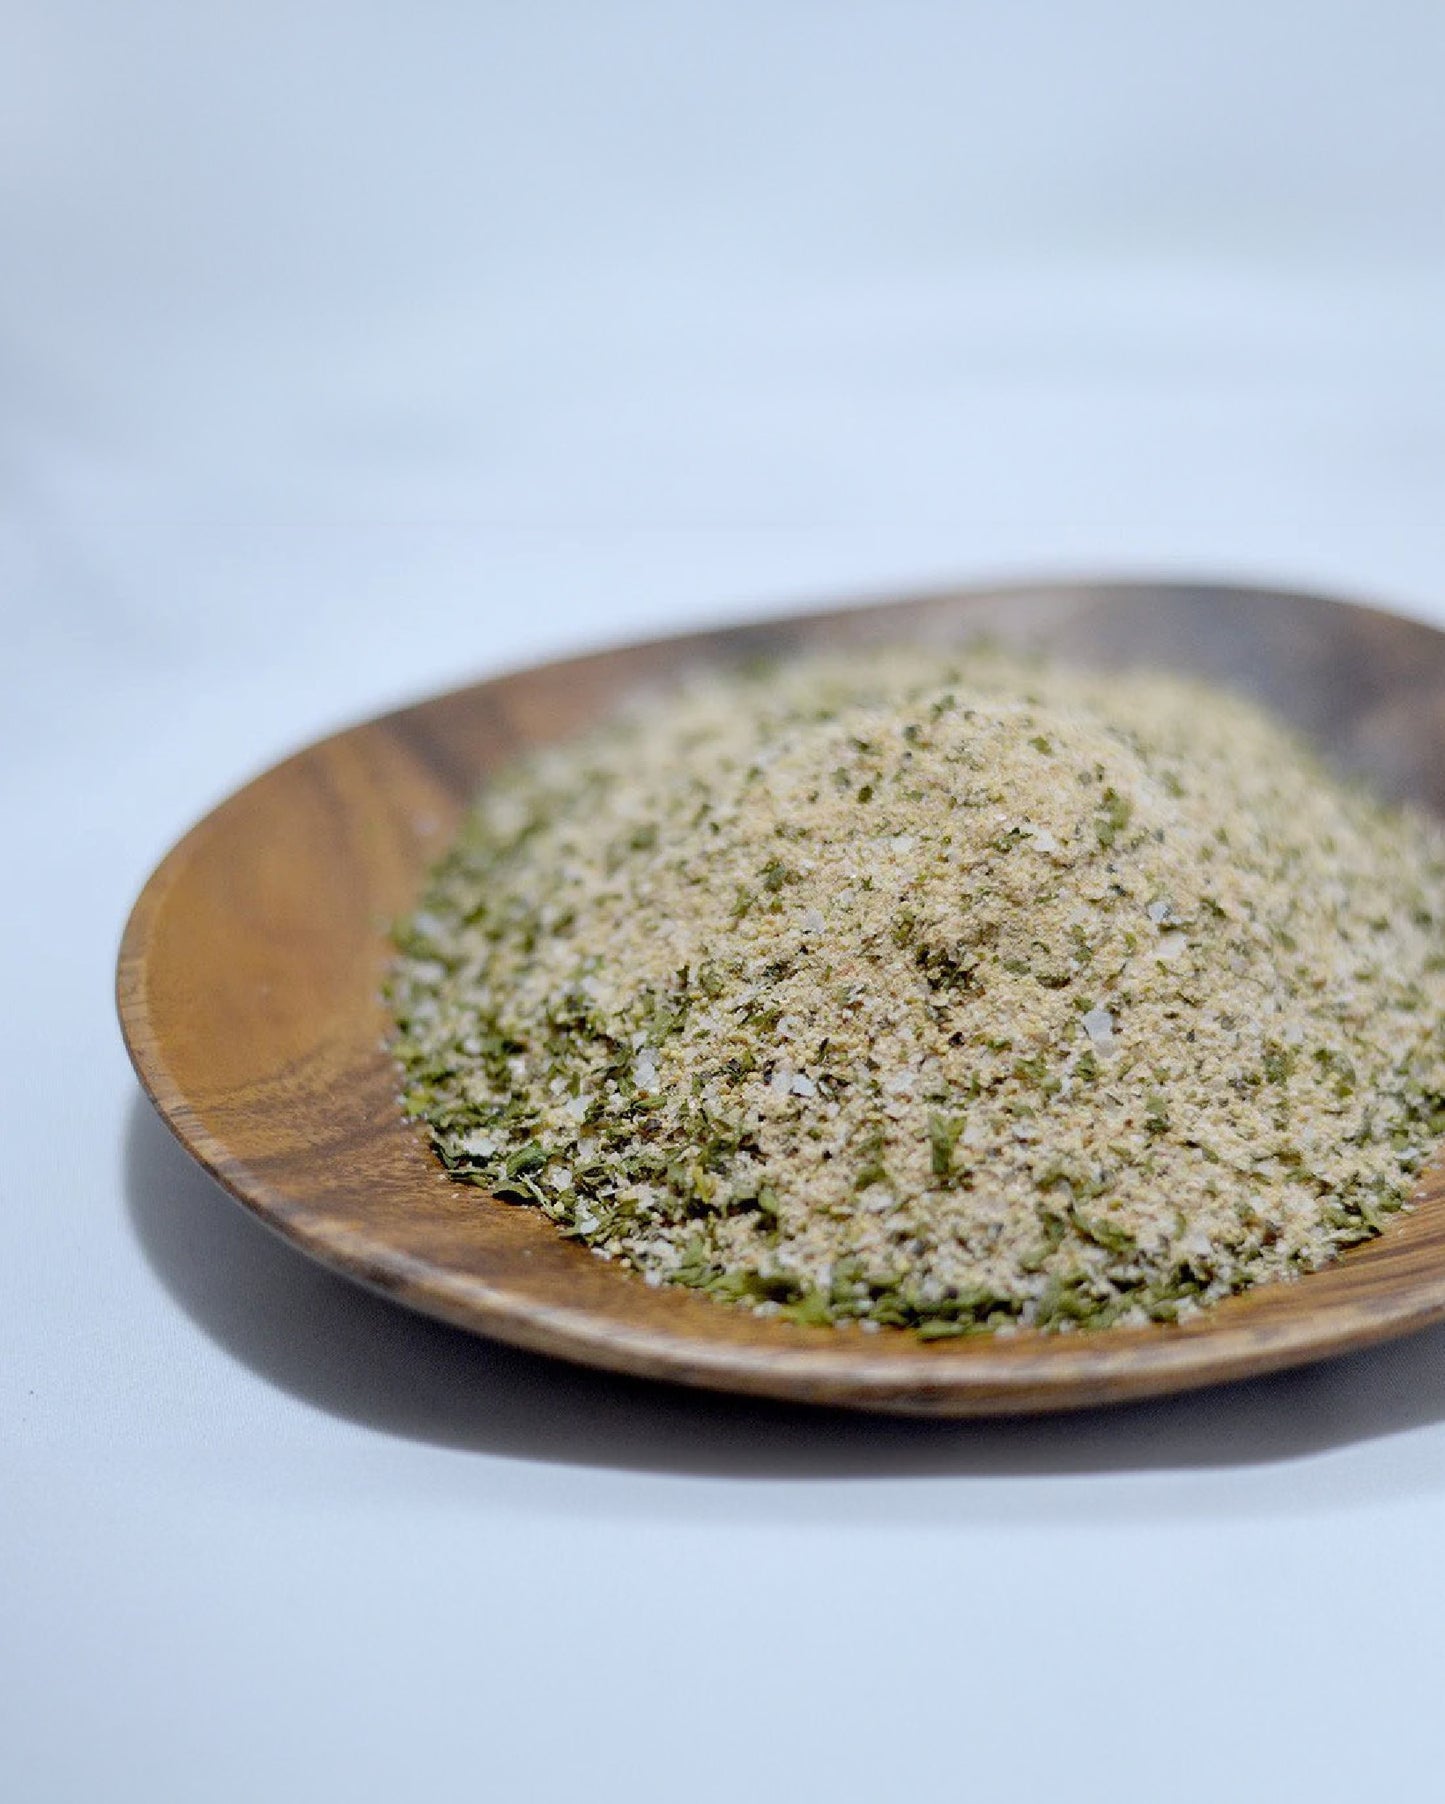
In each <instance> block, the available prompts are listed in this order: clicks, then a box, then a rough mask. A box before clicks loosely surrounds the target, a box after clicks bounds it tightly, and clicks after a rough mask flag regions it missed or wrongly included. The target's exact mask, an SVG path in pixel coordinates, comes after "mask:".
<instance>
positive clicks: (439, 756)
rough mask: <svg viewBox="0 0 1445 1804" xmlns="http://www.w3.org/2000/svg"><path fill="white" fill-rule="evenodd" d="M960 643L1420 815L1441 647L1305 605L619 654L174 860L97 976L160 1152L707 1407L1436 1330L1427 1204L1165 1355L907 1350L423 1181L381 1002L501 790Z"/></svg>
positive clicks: (969, 1408) (1127, 606)
mask: <svg viewBox="0 0 1445 1804" xmlns="http://www.w3.org/2000/svg"><path fill="white" fill-rule="evenodd" d="M980 634H987V635H989V636H991V637H993V638H995V639H997V640H1000V641H1004V642H1007V643H1009V644H1012V645H1016V646H1024V647H1029V648H1034V649H1038V650H1040V651H1042V652H1045V653H1046V654H1048V655H1049V656H1052V657H1057V658H1058V659H1060V660H1061V661H1069V662H1074V663H1082V664H1089V665H1091V666H1094V667H1100V668H1122V667H1124V666H1127V665H1152V666H1155V667H1169V668H1174V669H1179V670H1184V671H1189V672H1192V673H1195V674H1198V675H1201V676H1205V677H1209V678H1213V679H1215V680H1217V681H1221V682H1224V683H1226V684H1229V685H1232V686H1234V687H1236V688H1238V689H1241V690H1244V691H1246V692H1249V693H1251V694H1253V695H1255V696H1257V697H1259V698H1260V699H1262V700H1263V701H1265V702H1266V703H1268V704H1269V705H1270V706H1271V707H1273V708H1274V709H1275V710H1276V711H1277V712H1278V713H1280V714H1281V715H1283V716H1284V717H1286V718H1287V719H1289V720H1291V721H1293V722H1294V723H1296V724H1297V725H1298V726H1300V727H1301V728H1303V729H1305V730H1306V731H1307V732H1308V733H1310V734H1311V735H1312V736H1313V737H1314V738H1315V739H1316V740H1317V741H1318V742H1320V743H1321V744H1322V745H1323V746H1324V747H1325V748H1326V750H1327V751H1328V752H1329V753H1330V755H1331V756H1332V757H1333V758H1334V759H1335V760H1336V762H1338V763H1340V764H1342V765H1344V766H1346V767H1350V768H1355V769H1360V770H1363V771H1365V772H1367V773H1368V774H1369V776H1370V777H1371V778H1372V779H1373V781H1374V782H1375V783H1376V785H1377V786H1379V787H1381V788H1383V789H1384V790H1386V791H1387V792H1390V793H1394V794H1397V795H1409V796H1411V797H1413V798H1414V799H1415V800H1416V801H1417V802H1420V803H1422V804H1424V805H1425V806H1427V807H1430V808H1432V809H1433V810H1435V811H1436V812H1437V813H1445V634H1442V633H1440V632H1437V631H1435V630H1434V629H1432V628H1429V627H1426V626H1422V625H1418V624H1415V623H1413V622H1411V621H1408V620H1402V619H1399V618H1396V617H1394V616H1391V615H1388V614H1384V613H1380V612H1375V611H1372V610H1369V609H1365V608H1360V607H1351V606H1347V605H1345V604H1343V603H1340V602H1333V601H1327V600H1322V599H1319V598H1316V597H1312V596H1307V595H1292V594H1276V593H1266V592H1260V591H1254V590H1248V589H1239V588H1211V587H1199V586H1183V585H1178V584H1157V583H1071V584H1060V585H1047V586H1039V587H1014V588H1007V589H993V590H987V591H979V592H973V593H963V594H954V595H940V596H931V597H926V598H923V599H920V600H913V601H908V602H903V603H897V604H893V605H881V606H872V607H865V608H859V609H851V610H845V611H839V612H833V613H821V614H808V615H803V616H798V617H794V618H789V619H782V620H772V621H768V622H766V623H764V624H759V625H752V626H743V627H736V628H730V629H727V630H725V631H720V632H711V633H699V634H693V635H690V636H688V637H686V638H679V639H670V640H665V641H661V642H658V643H655V644H648V645H639V646H629V647H626V648H624V649H621V650H614V651H607V652H601V653H597V654H594V655H592V656H589V657H581V658H576V659H572V660H569V661H567V662H565V663H559V664H550V665H546V666H544V667H542V668H540V669H534V670H525V671H521V672H518V673H517V674H515V675H512V676H505V677H500V678H497V679H495V680H493V681H491V682H486V683H480V684H477V685H475V686H474V687H472V688H468V689H461V690H457V691H455V692H454V693H452V694H449V695H443V696H439V697H437V698H436V699H435V700H432V701H426V702H421V703H419V704H418V705H416V706H415V707H410V708H403V709H402V710H400V711H399V712H398V713H395V714H389V715H386V716H385V717H383V718H382V719H379V720H374V721H369V722H367V723H366V724H365V725H363V726H358V727H353V728H351V729H350V730H349V731H347V732H343V733H338V734H336V735H335V736H334V737H332V738H330V739H326V740H323V741H322V742H321V743H320V744H318V745H314V746H311V747H310V748H308V749H307V750H306V751H303V752H299V753H297V754H296V756H295V757H292V758H288V759H287V760H286V761H285V762H284V763H283V764H279V765H277V766H276V767H275V768H274V769H273V770H270V771H268V772H267V773H266V774H265V775H264V776H261V777H258V778H257V779H256V780H255V782H253V783H250V784H248V785H247V786H246V787H245V788H244V789H242V790H241V791H240V792H239V793H238V794H236V795H234V796H232V797H231V799H230V800H229V801H227V802H225V803H223V804H222V806H221V807H219V808H218V809H216V810H215V812H214V813H212V814H210V815H208V816H207V817H206V819H204V820H203V821H201V822H200V824H199V825H198V826H196V827H194V828H192V830H191V831H190V832H189V833H188V834H187V835H186V837H185V838H184V839H183V840H182V841H181V842H180V844H179V845H178V846H177V847H176V848H175V849H174V851H172V852H171V853H170V854H169V856H168V857H167V858H166V859H165V861H164V862H163V863H162V864H161V865H160V867H159V869H158V870H157V871H156V872H155V874H154V875H153V876H152V877H151V879H150V881H149V882H148V883H147V885H146V887H145V889H144V891H143V892H142V894H141V897H140V899H139V901H138V902H137V903H136V906H135V909H134V912H133V913H132V915H131V918H130V921H129V924H128V925H127V927H126V931H125V937H124V941H123V943H122V946H121V952H120V963H119V971H118V979H117V989H118V999H119V1007H120V1018H121V1024H122V1027H123V1029H124V1033H125V1038H126V1044H127V1046H128V1047H129V1049H130V1054H131V1058H132V1059H133V1061H134V1063H135V1068H136V1071H137V1072H138V1073H139V1075H140V1079H141V1082H142V1083H143V1084H144V1085H145V1088H146V1090H147V1091H148V1093H149V1094H150V1097H151V1099H152V1101H153V1102H154V1103H155V1105H156V1107H157V1108H158V1109H159V1110H160V1113H161V1115H162V1116H163V1118H164V1119H165V1121H166V1122H167V1123H168V1125H169V1126H170V1128H171V1129H172V1131H173V1132H174V1133H175V1135H176V1136H177V1138H178V1139H179V1140H180V1141H181V1143H182V1145H184V1146H185V1147H187V1148H188V1149H189V1151H190V1152H192V1153H193V1154H194V1155H195V1157H196V1158H197V1159H199V1160H200V1162H201V1164H202V1165H204V1166H205V1167H206V1169H207V1170H208V1171H210V1172H211V1173H213V1174H214V1176H216V1177H217V1178H219V1179H220V1181H221V1183H222V1184H224V1185H225V1186H226V1188H227V1189H228V1190H229V1191H231V1193H232V1194H233V1195H234V1196H236V1197H237V1198H239V1199H240V1201H241V1202H242V1203H244V1204H245V1205H246V1206H247V1207H248V1208H249V1209H251V1210H253V1211H254V1212H255V1213H256V1214H257V1215H259V1216H260V1217H261V1219H262V1220H263V1221H266V1222H268V1223H269V1224H270V1225H271V1226H272V1227H273V1228H275V1229H276V1230H277V1231H278V1232H279V1233H281V1234H282V1235H284V1236H285V1237H286V1239H288V1240H289V1241H291V1242H292V1243H293V1244H294V1245H295V1246H297V1247H299V1248H300V1249H301V1250H302V1251H303V1252H305V1253H308V1254H310V1255H311V1256H312V1257H313V1258H316V1259H319V1260H320V1261H321V1262H322V1263H323V1264H325V1265H327V1266H330V1267H331V1268H332V1269H333V1270H335V1271H338V1272H342V1273H344V1274H345V1275H347V1276H348V1277H351V1278H355V1279H358V1280H360V1281H361V1282H362V1283H364V1284H368V1285H370V1286H372V1287H373V1288H375V1289H377V1290H380V1291H383V1292H385V1293H386V1294H387V1295H388V1296H391V1297H394V1298H395V1299H396V1300H397V1301H398V1302H401V1303H405V1304H408V1305H410V1306H411V1307H412V1308H414V1309H420V1310H423V1311H425V1312H427V1313H428V1314H431V1315H435V1316H440V1317H442V1318H443V1319H444V1320H446V1321H449V1322H453V1323H456V1324H458V1325H459V1326H461V1327H463V1328H469V1329H473V1330H476V1331H478V1332H480V1333H484V1334H489V1335H494V1336H496V1337H498V1338H499V1339H502V1340H507V1341H512V1342H515V1343H516V1344H517V1345H519V1346H523V1347H528V1348H532V1349H534V1350H537V1351H540V1352H545V1353H553V1354H559V1355H561V1356H563V1357H565V1358H568V1359H576V1360H581V1361H584V1362H585V1363H587V1364H589V1365H595V1366H604V1367H610V1368H613V1369H615V1370H618V1371H623V1372H632V1373H638V1374H643V1375H646V1376H650V1377H658V1378H669V1379H673V1380H677V1381H680V1382H682V1383H685V1384H693V1385H702V1386H707V1387H711V1388H713V1389H717V1390H727V1391H743V1392H753V1393H757V1394H759V1395H764V1396H772V1397H784V1398H792V1399H797V1400H803V1401H807V1402H813V1403H829V1404H841V1405H847V1406H851V1407H856V1408H862V1409H876V1410H894V1411H908V1412H915V1413H919V1414H930V1415H941V1416H942V1415H953V1416H966V1415H989V1414H1002V1413H1006V1412H1013V1411H1039V1410H1056V1409H1071V1408H1078V1407H1082V1406H1085V1405H1090V1404H1098V1403H1106V1402H1113V1401H1117V1400H1121V1399H1125V1398H1135V1397H1144V1396H1150V1395H1157V1394H1159V1393H1161V1392H1168V1391H1177V1390H1184V1389H1187V1388H1190V1387H1193V1386H1198V1385H1205V1384H1212V1383H1216V1382H1218V1381H1221V1380H1225V1379H1234V1378H1242V1377H1245V1376H1247V1375H1250V1374H1254V1373H1259V1372H1267V1371H1272V1370H1276V1369H1278V1368H1280V1367H1284V1366H1291V1365H1298V1364H1301V1363H1303V1362H1305V1361H1307V1360H1312V1359H1319V1358H1322V1357H1324V1356H1326V1355H1329V1354H1334V1353H1342V1352H1345V1351H1347V1350H1349V1349H1352V1348H1357V1347H1362V1346H1367V1345H1369V1344H1370V1343H1371V1342H1374V1341H1380V1340H1384V1339H1386V1338H1388V1337H1390V1336H1393V1335H1399V1334H1404V1333H1407V1332H1409V1331H1411V1330H1413V1329H1417V1328H1421V1327H1424V1326H1425V1325H1426V1324H1427V1323H1431V1322H1435V1321H1438V1320H1440V1319H1441V1318H1442V1317H1445V1179H1442V1176H1441V1174H1440V1173H1439V1172H1438V1171H1432V1172H1431V1173H1429V1174H1427V1177H1426V1179H1425V1180H1424V1181H1423V1182H1422V1184H1421V1186H1420V1188H1419V1190H1418V1191H1417V1193H1416V1199H1415V1201H1416V1206H1415V1208H1414V1210H1413V1211H1412V1212H1411V1213H1409V1214H1407V1215H1403V1216H1400V1217H1397V1218H1395V1219H1394V1220H1393V1221H1392V1223H1391V1225H1390V1226H1389V1228H1388V1230H1387V1231H1386V1233H1385V1234H1384V1235H1383V1236H1382V1237H1381V1238H1379V1239H1378V1240H1375V1241H1373V1242H1371V1243H1369V1244H1368V1245H1365V1246H1361V1247H1357V1248H1354V1249H1352V1250H1351V1251H1350V1252H1349V1253H1347V1254H1346V1255H1345V1257H1344V1258H1343V1259H1342V1260H1340V1261H1339V1262H1338V1263H1337V1264H1335V1265H1333V1266H1331V1267H1330V1268H1328V1269H1327V1270H1325V1271H1322V1272H1319V1273H1316V1274H1313V1275H1311V1276H1309V1277H1306V1278H1303V1279H1300V1280H1299V1281H1297V1282H1295V1283H1290V1284H1274V1285H1266V1286H1263V1287H1261V1288H1259V1289H1256V1290H1254V1291H1251V1292H1248V1293H1246V1294H1245V1295H1243V1296H1241V1297H1237V1298H1234V1299H1231V1300H1230V1301H1228V1302H1226V1303H1223V1304H1220V1305H1218V1306H1217V1307H1215V1308H1213V1309H1211V1310H1210V1311H1208V1312H1207V1314H1206V1315H1205V1316H1204V1317H1203V1318H1202V1319H1199V1320H1197V1321H1195V1322H1193V1323H1191V1324H1189V1325H1188V1326H1184V1327H1177V1326H1155V1327H1148V1328H1131V1329H1105V1330H1101V1331H1098V1330H1096V1331H1094V1332H1082V1333H1073V1334H1040V1333H1033V1332H1023V1333H1020V1334H1018V1335H1016V1336H1012V1337H1008V1338H1005V1339H995V1338H992V1337H989V1336H979V1337H973V1338H967V1339H964V1340H954V1341H943V1342H938V1343H932V1344H923V1343H920V1342H918V1341H917V1340H915V1339H914V1338H913V1337H912V1336H911V1335H909V1334H906V1333H902V1332H894V1331H887V1332H884V1333H881V1334H875V1335H864V1334H861V1333H859V1332H857V1331H856V1330H846V1329H845V1330H838V1329H833V1328H803V1327H798V1326H795V1325H794V1324H792V1323H789V1322H783V1321H777V1320H764V1319H760V1318H759V1317H757V1316H755V1315H753V1314H751V1313H749V1312H747V1311H745V1310H742V1309H739V1308H733V1307H729V1306H726V1305H724V1304H720V1303H717V1302H714V1301H712V1300H710V1299H708V1298H706V1297H703V1296H698V1295H696V1294H694V1293H692V1292H689V1291H685V1290H682V1289H678V1288H670V1287H665V1288H662V1289H652V1288H650V1287H649V1286H647V1285H645V1284H644V1283H643V1282H642V1281H641V1280H640V1279H639V1278H637V1277H635V1276H634V1275H632V1274H631V1273H628V1272H626V1271H623V1270H621V1269H619V1268H618V1267H616V1266H614V1265H610V1264H608V1263H606V1262H605V1261H603V1260H600V1259H598V1258H596V1257H595V1256H594V1255H593V1254H591V1253H589V1252H588V1251H587V1250H586V1249H585V1248H583V1247H581V1246H579V1245H577V1244H576V1243H575V1242H571V1241H567V1240H564V1239H562V1238H561V1237H560V1236H559V1235H558V1233H557V1231H556V1230H555V1229H554V1228H553V1227H552V1225H551V1224H550V1223H549V1222H548V1221H547V1220H546V1219H545V1218H544V1217H543V1216H542V1215H541V1214H540V1213H538V1212H536V1211H533V1210H530V1209H527V1208H518V1207H516V1206H514V1205H511V1204H508V1203H504V1202H498V1201H497V1200H496V1199H494V1198H491V1197H487V1196H484V1195H483V1194H482V1193H481V1192H480V1191H478V1190H476V1189H474V1188H471V1187H468V1186H462V1185H457V1184H454V1183H451V1182H450V1181H449V1180H448V1179H447V1178H446V1177H445V1176H444V1175H443V1173H442V1171H441V1169H440V1167H439V1165H438V1164H437V1162H436V1161H435V1160H434V1158H433V1157H432V1155H431V1153H430V1152H429V1150H428V1148H427V1146H426V1145H425V1143H424V1140H423V1138H422V1135H421V1134H420V1132H418V1131H416V1130H415V1129H413V1128H411V1127H409V1126H407V1125H406V1124H405V1123H404V1122H403V1121H402V1119H401V1117H400V1115H399V1113H398V1109H397V1079H396V1076H395V1073H394V1071H393V1068H392V1066H391V1064H390V1061H389V1060H388V1057H387V1055H386V1052H385V1050H384V1046H383V1037H384V1035H385V1033H386V1031H387V1020H386V1016H385V1012H384V1009H383V1007H382V1004H381V1002H380V1000H379V995H378V991H379V985H380V983H381V978H382V973H383V969H384V966H385V963H386V960H387V956H388V946H387V939H386V923H387V922H388V921H389V920H390V919H392V918H394V917H395V916H396V915H398V914H400V913H402V912H404V911H405V910H406V909H407V908H408V906H409V905H410V904H411V902H412V901H413V899H414V897H415V895H416V892H417V890H418V886H419V884H420V882H421V878H422V874H423V871H424V870H425V868H426V866H427V865H428V864H429V862H430V861H431V860H432V859H433V858H434V857H435V856H436V854H437V853H438V852H439V851H440V850H441V848H442V846H443V845H444V844H445V842H446V840H447V837H448V835H449V833H450V832H451V830H452V828H453V826H454V824H455V822H456V821H457V819H458V816H459V815H460V813H461V811H462V809H463V807H464V805H465V803H466V801H467V799H468V797H469V796H470V795H471V793H472V791H473V790H474V789H475V788H476V786H477V784H478V782H479V781H480V780H481V779H482V778H483V776H484V775H485V774H486V773H487V772H488V771H489V770H491V769H492V768H493V767H494V766H496V765H497V763H498V762H499V761H500V760H503V759H505V758H508V757H510V756H511V755H512V754H513V753H515V752H517V751H519V750H520V749H522V748H525V747H529V746H535V745H538V744H541V743H543V742H545V741H547V740H550V739H552V738H555V737H560V736H562V735H565V734H569V733H571V732H574V731H576V730H577V729H578V728H581V727H584V726H586V725H587V724H589V723H590V722H592V721H595V720H597V719H598V718H599V717H601V716H602V715H604V714H605V713H607V711H608V710H609V709H611V708H612V707H613V706H614V705H615V703H616V702H617V700H618V699H619V697H621V696H622V695H623V694H624V693H633V692H635V691H637V690H638V688H639V687H643V688H646V687H647V686H649V685H657V684H663V683H666V682H668V681H669V680H671V679H673V678H675V677H676V676H677V675H678V674H679V673H681V672H683V671H685V670H689V669H695V668H696V667H698V666H699V665H702V664H715V663H719V662H723V663H727V662H734V661H738V660H743V659H752V658H756V657H757V656H758V655H759V654H778V653H788V652H792V651H797V650H802V649H807V648H813V647H819V646H840V645H851V646H857V645H865V644H868V643H870V642H875V643H876V642H882V641H887V640H899V639H912V640H924V641H926V642H928V643H935V644H939V645H943V644H957V643H959V642H961V641H963V640H966V639H968V638H970V637H975V636H978V635H980Z"/></svg>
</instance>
